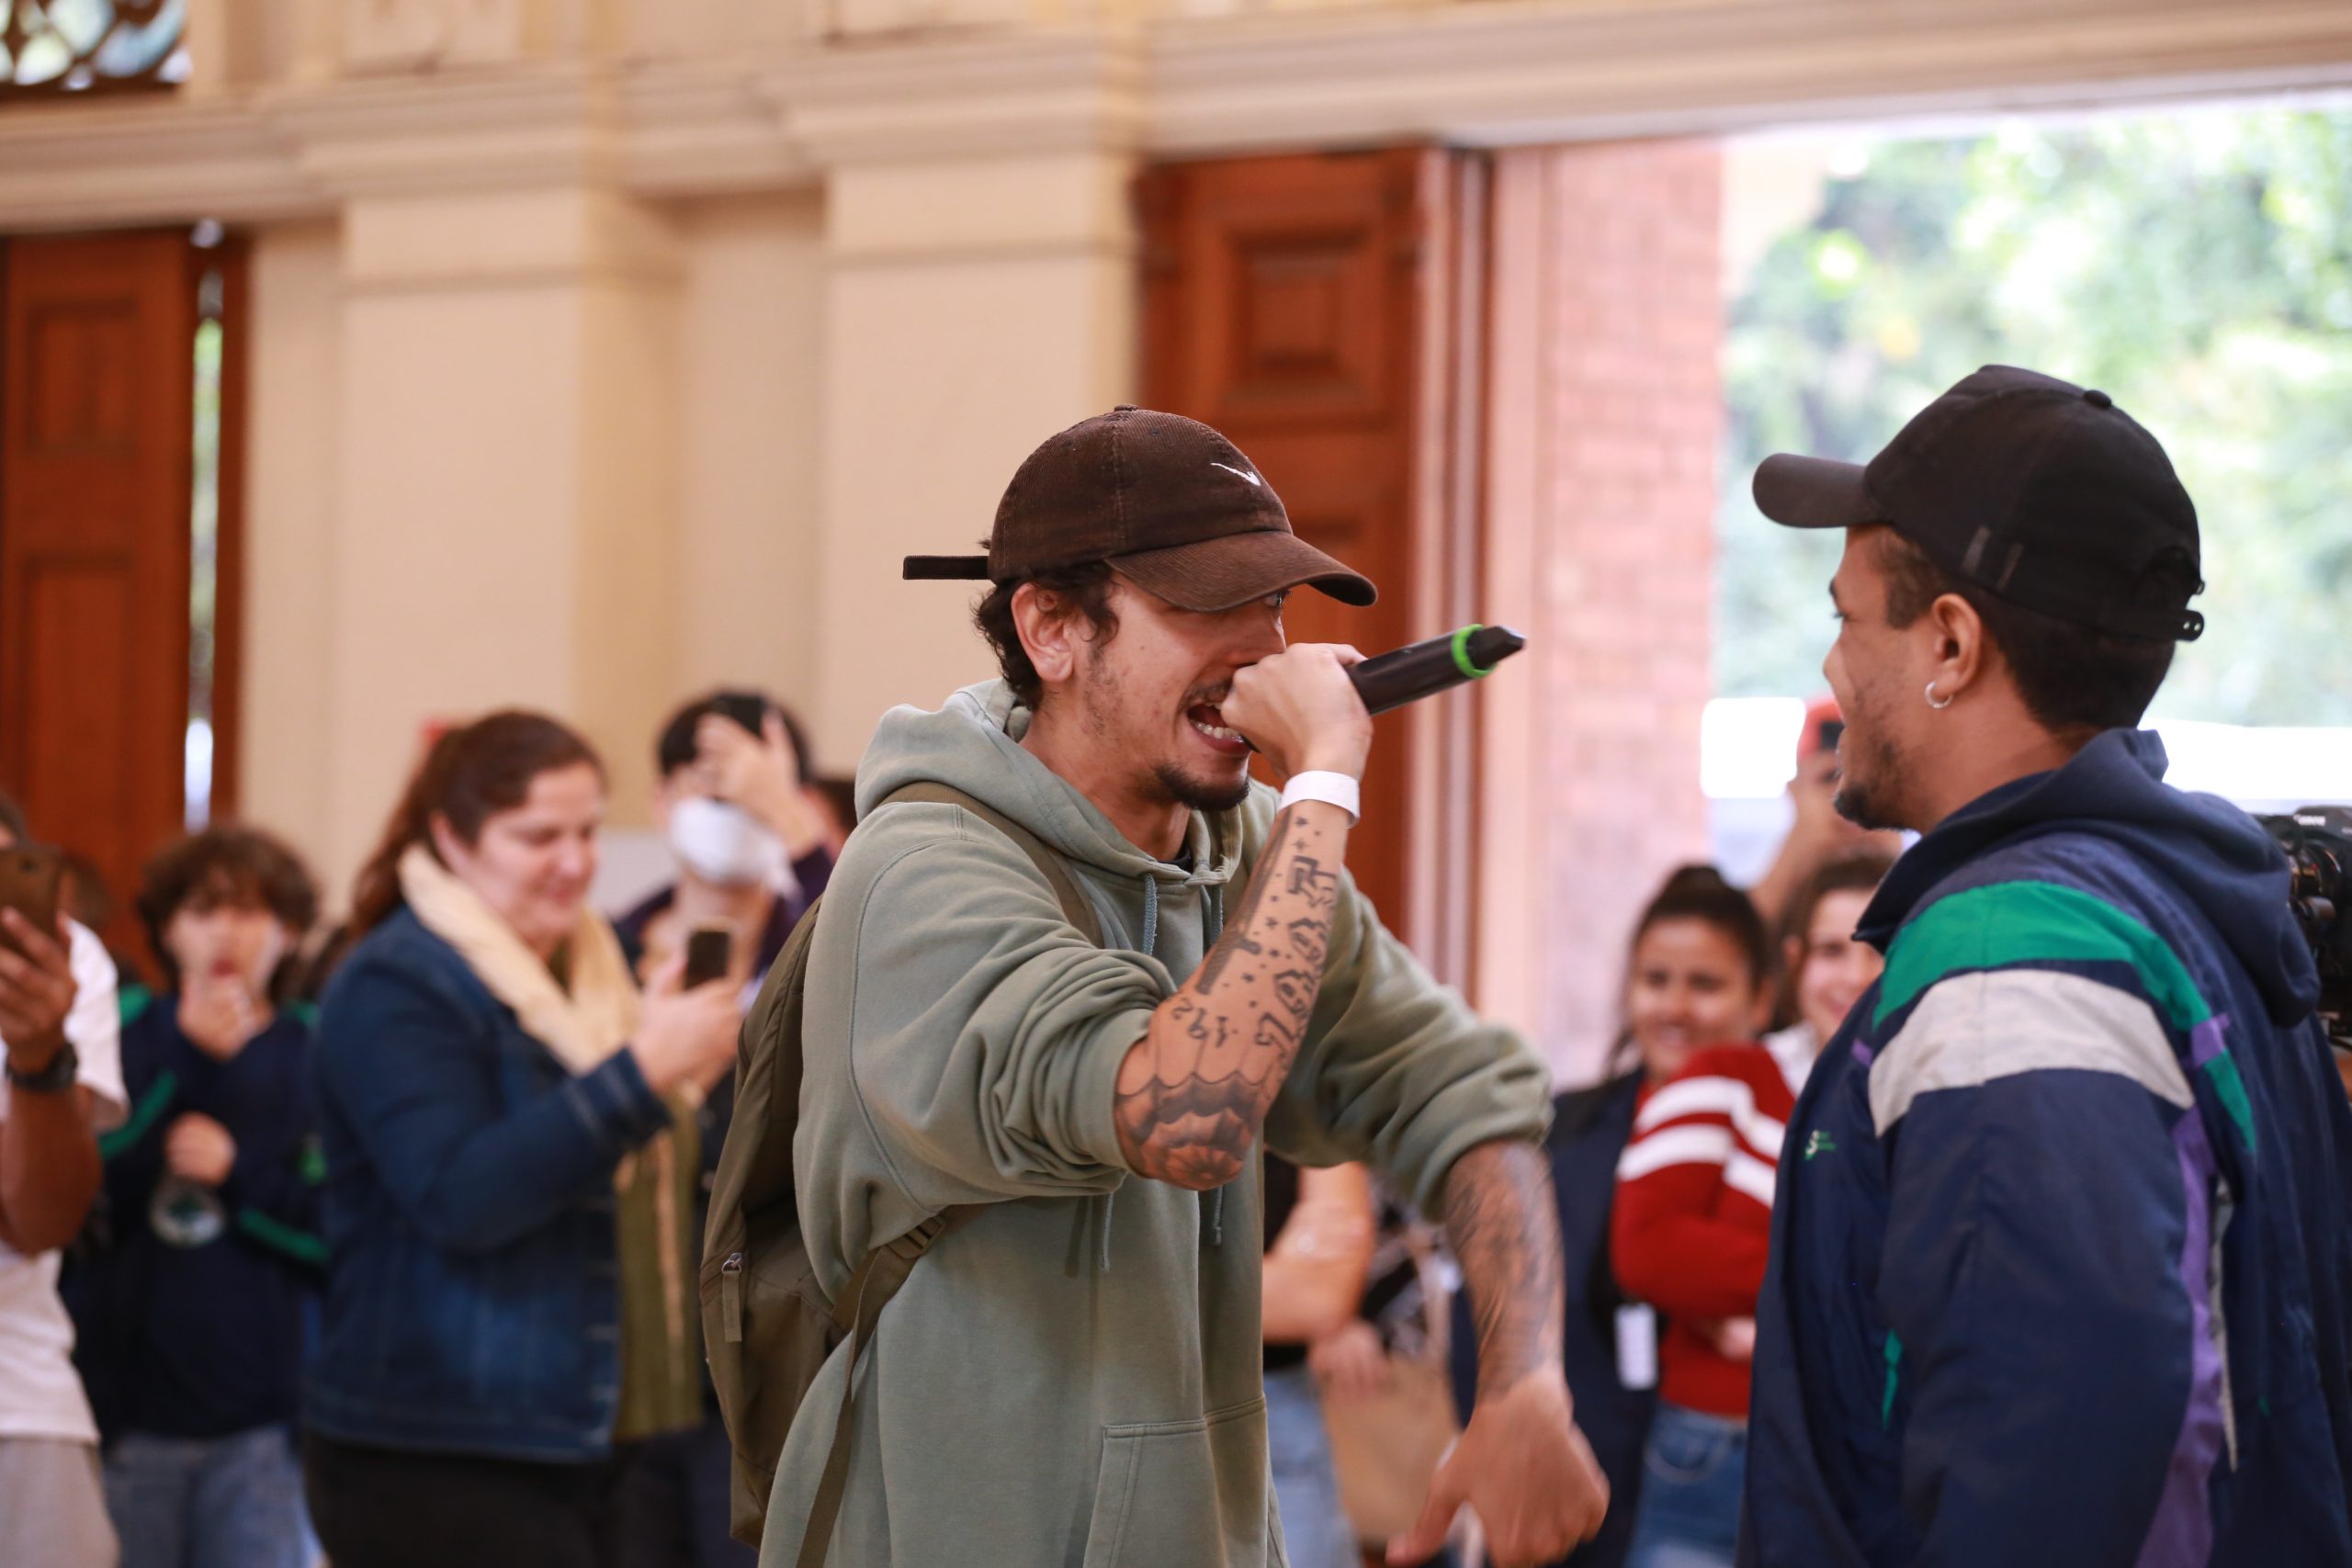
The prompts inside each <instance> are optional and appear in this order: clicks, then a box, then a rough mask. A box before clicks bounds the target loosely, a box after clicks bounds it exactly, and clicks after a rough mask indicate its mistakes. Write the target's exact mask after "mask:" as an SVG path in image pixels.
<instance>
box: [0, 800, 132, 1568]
mask: <svg viewBox="0 0 2352 1568" xmlns="http://www.w3.org/2000/svg"><path fill="white" fill-rule="evenodd" d="M27 839H28V835H27V833H26V829H25V819H24V817H23V814H22V813H20V812H19V811H18V810H17V807H16V804H15V803H14V802H13V801H10V800H9V799H8V798H7V797H6V796H5V795H0V1045H5V1046H6V1074H5V1081H4V1082H0V1562H8V1563H17V1562H25V1563H33V1562H38V1563H40V1564H43V1568H113V1564H114V1562H115V1561H116V1545H115V1535H114V1528H113V1526H111V1525H110V1524H108V1523H107V1506H106V1495H105V1492H104V1491H103V1489H102V1487H101V1484H100V1482H99V1479H98V1428H97V1423H96V1421H95V1420H93V1419H92V1417H91V1415H90V1403H89V1400H88V1399H87V1397H86V1396H85V1395H84V1393H83V1392H82V1383H81V1380H80V1379H78V1378H76V1377H75V1376H74V1363H73V1359H72V1357H73V1347H74V1327H73V1324H72V1322H71V1321H70V1320H69V1319H68V1318H67V1316H66V1314H65V1307H64V1304H63V1303H62V1302H61V1301H59V1299H58V1295H57V1273H58V1262H59V1260H58V1248H60V1247H63V1246H64V1245H65V1244H66V1243H67V1242H68V1241H71V1240H72V1239H73V1238H74V1233H75V1232H76V1231H77V1230H79V1229H80V1228H81V1225H82V1220H83V1217H84V1216H85V1214H87V1213H89V1208H90V1203H91V1201H92V1200H93V1199H95V1198H96V1196H97V1190H98V1179H99V1167H98V1143H97V1134H99V1133H101V1132H105V1131H107V1130H109V1129H111V1128H113V1127H116V1126H118V1125H119V1124H120V1123H121V1122H122V1119H123V1093H122V1057H121V1049H120V1035H119V1030H118V1026H117V1024H116V1021H115V976H114V964H113V961H112V960H110V959H108V958H107V954H106V949H105V948H104V947H103V946H101V945H100V944H99V942H98V939H97V938H96V936H95V935H93V934H92V933H91V932H89V931H85V930H84V929H83V928H82V927H80V926H77V925H74V924H73V923H72V922H71V921H69V920H66V919H63V918H62V916H61V915H60V914H59V913H58V885H59V871H60V867H61V862H60V861H59V860H58V858H57V856H56V854H55V852H52V851H35V850H32V849H31V847H30V846H29V845H28V842H27Z"/></svg>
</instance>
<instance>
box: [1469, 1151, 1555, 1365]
mask: <svg viewBox="0 0 2352 1568" xmlns="http://www.w3.org/2000/svg"><path fill="white" fill-rule="evenodd" d="M1445 1234H1446V1239H1447V1241H1448V1242H1449V1243H1451V1245H1452V1246H1453V1256H1454V1257H1455V1258H1457V1259H1458V1260H1459V1261H1460V1262H1461V1264H1462V1276H1463V1280H1464V1282H1465V1283H1467V1284H1468V1286H1469V1287H1470V1305H1471V1309H1472V1314H1473V1315H1474V1317H1475V1318H1476V1323H1477V1325H1478V1393H1479V1394H1480V1395H1481V1396H1482V1397H1483V1396H1484V1395H1486V1394H1487V1393H1498V1392H1500V1391H1501V1390H1503V1389H1506V1388H1509V1387H1510V1385H1511V1384H1512V1383H1515V1382H1518V1381H1519V1380H1520V1379H1521V1377H1523V1376H1525V1375H1526V1374H1527V1373H1528V1372H1530V1371H1534V1370H1536V1369H1538V1368H1540V1367H1544V1366H1547V1365H1555V1364H1557V1362H1558V1361H1559V1359H1560V1325H1561V1314H1562V1312H1563V1310H1564V1308H1563V1305H1562V1302H1561V1294H1560V1222H1559V1210H1558V1207H1557V1205H1556V1204H1555V1201H1554V1199H1553V1196H1552V1173H1551V1171H1550V1169H1549V1168H1547V1166H1546V1165H1545V1162H1544V1152H1543V1150H1541V1149H1540V1148H1538V1147H1536V1146H1535V1145H1532V1144H1519V1143H1491V1144H1481V1145H1478V1146H1477V1147H1476V1148H1474V1149H1472V1150H1471V1151H1470V1152H1469V1153H1468V1154H1465V1155H1464V1156H1462V1157H1461V1158H1460V1159H1458V1160H1456V1161H1454V1162H1453V1170H1452V1171H1451V1172H1449V1173H1448V1174H1447V1176H1446V1179H1445Z"/></svg>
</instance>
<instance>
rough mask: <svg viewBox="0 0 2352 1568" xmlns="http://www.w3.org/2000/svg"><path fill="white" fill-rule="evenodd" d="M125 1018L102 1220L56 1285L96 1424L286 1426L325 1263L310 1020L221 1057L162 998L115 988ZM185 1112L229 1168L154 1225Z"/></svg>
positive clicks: (106, 1144)
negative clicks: (70, 1318)
mask: <svg viewBox="0 0 2352 1568" xmlns="http://www.w3.org/2000/svg"><path fill="white" fill-rule="evenodd" d="M123 1011H124V1014H125V1018H124V1021H123V1026H122V1076H123V1084H124V1088H125V1089H126V1091H127V1093H128V1097H129V1100H130V1119H129V1120H128V1121H127V1122H125V1123H124V1124H123V1125H122V1126H121V1127H119V1128H118V1129H116V1130H115V1131H114V1132H112V1133H109V1134H106V1135H105V1136H104V1137H102V1138H101V1139H100V1140H99V1152H100V1154H101V1156H103V1158H104V1160H105V1168H106V1178H105V1186H104V1189H103V1195H102V1199H101V1203H100V1210H99V1216H98V1219H97V1222H96V1225H95V1226H94V1227H93V1229H92V1230H91V1231H90V1232H89V1233H86V1235H85V1246H84V1247H81V1248H80V1249H79V1251H80V1255H79V1256H78V1257H77V1258H76V1259H75V1260H74V1264H73V1266H72V1268H71V1269H69V1272H68V1280H67V1282H66V1284H65V1285H64V1287H63V1290H64V1294H65V1295H66V1298H67V1303H68V1305H69V1306H70V1307H71V1308H72V1309H73V1311H74V1327H75V1334H76V1339H77V1344H76V1346H75V1352H74V1359H75V1362H76V1364H77V1366H79V1368H80V1369H81V1371H82V1374H83V1381H84V1383H85V1386H86V1387H87V1388H88V1390H89V1392H90V1396H91V1404H92V1405H93V1406H94V1407H95V1409H96V1413H97V1417H98V1422H99V1426H100V1427H101V1429H102V1430H103V1431H104V1433H105V1434H106V1436H107V1438H108V1439H109V1440H111V1439H112V1438H117V1437H119V1436H121V1435H122V1434H123V1433H125V1432H133V1431H135V1432H145V1433H152V1434H155V1435H158V1436H164V1437H174V1438H219V1437H227V1436H231V1435H232V1434H235V1433H239V1432H244V1431H249V1430H252V1429H254V1428H255V1427H264V1426H268V1425H272V1424H276V1423H281V1422H286V1421H289V1420H291V1419H292V1418H293V1416H294V1415H295V1411H296V1404H297V1403H298V1395H299V1390H300V1379H301V1361H302V1354H303V1346H304V1342H305V1339H306V1337H307V1336H306V1333H305V1329H306V1325H307V1323H308V1321H309V1318H310V1314H311V1312H312V1310H313V1307H314V1303H315V1300H316V1294H317V1290H318V1287H319V1283H320V1281H321V1280H322V1272H321V1271H322V1269H323V1266H324V1263H325V1259H326V1248H325V1245H324V1243H323V1242H322V1241H321V1240H320V1238H319V1234H318V1190H319V1178H320V1165H319V1156H318V1145H317V1142H316V1139H315V1137H314V1135H313V1129H314V1122H313V1119H312V1117H311V1109H310V1105H311V1101H310V1096H309V1088H308V1078H309V1070H310V1067H309V1056H310V1040H311V1031H310V1025H309V1022H308V1019H307V1016H306V1015H305V1014H301V1013H298V1012H295V1011H291V1010H289V1011H285V1012H280V1013H279V1014H278V1015H277V1017H276V1018H275V1019H274V1020H273V1021H271V1023H270V1024H269V1026H268V1027H267V1028H266V1029H264V1030H263V1031H262V1032H260V1033H259V1034H256V1035H254V1038H253V1039H251V1040H249V1041H247V1042H246V1043H245V1045H244V1047H243V1049H242V1050H240V1051H239V1052H237V1054H236V1055H233V1056H231V1057H229V1058H228V1059H227V1060H225V1061H223V1060H216V1059H215V1058H214V1057H212V1056H210V1055H207V1054H206V1053H205V1052H203V1051H201V1050H199V1049H198V1047H197V1046H196V1044H195V1043H194V1042H192V1041H190V1040H189V1039H188V1038H187V1035H185V1034H183V1033H182V1032H180V1027H179V998H177V997H175V996H150V995H149V994H148V993H146V992H145V991H143V990H138V989H130V990H127V991H126V992H125V993H124V997H123ZM190 1113H198V1114H201V1115H205V1116H209V1117H211V1118H212V1119H213V1120H214V1121H216V1122H220V1124H221V1125H222V1126H223V1127H225V1128H227V1129H228V1132H229V1136H230V1137H231V1138H232V1139H233V1140H235V1143H236V1146H237V1152H236V1157H235V1162H234V1164H233V1165H232V1168H231V1169H230V1172H229V1176H228V1179H226V1180H225V1181H223V1182H222V1183H221V1185H220V1188H219V1189H218V1190H217V1191H216V1192H215V1194H214V1198H215V1201H214V1202H211V1203H202V1202H198V1203H192V1204H191V1203H187V1202H185V1201H184V1202H183V1204H182V1205H181V1213H180V1214H179V1215H178V1216H177V1218H176V1220H175V1216H174V1215H172V1214H171V1213H166V1214H165V1216H164V1229H163V1230H161V1231H159V1230H158V1228H157V1225H156V1224H155V1223H154V1213H155V1211H156V1208H157V1202H156V1199H157V1190H158V1188H159V1186H161V1185H163V1184H164V1181H165V1178H166V1174H167V1173H166V1169H165V1166H164V1138H165V1136H166V1134H168V1133H169V1132H170V1130H171V1128H172V1125H173V1123H174V1122H177V1121H178V1120H179V1118H180V1117H182V1116H185V1115H187V1114H190ZM167 1196H168V1195H167Z"/></svg>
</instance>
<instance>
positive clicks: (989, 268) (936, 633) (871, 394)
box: [816, 155, 1136, 761]
mask: <svg viewBox="0 0 2352 1568" xmlns="http://www.w3.org/2000/svg"><path fill="white" fill-rule="evenodd" d="M1131 169H1132V164H1131V163H1129V162H1128V161H1127V160H1125V159H1124V158H1119V157H1101V156H1094V155H1080V156H1052V157H1040V158H1020V159H1004V160H986V161H983V160H972V161H969V162H961V163H954V164H931V165H925V166H921V167H902V166H901V167H894V166H888V165H877V166H861V167H857V168H854V169H848V170H844V171H842V173H841V174H840V175H838V176H837V177H836V178H835V179H834V181H833V183H832V186H831V191H830V194H829V200H830V202H831V210H830V211H829V213H828V230H827V232H828V252H829V255H830V257H831V270H830V273H829V284H828V295H827V305H826V315H825V331H826V344H827V346H826V355H825V408H824V417H825V426H826V446H825V449H826V452H827V454H828V460H827V463H826V468H825V474H824V509H823V510H824V515H825V516H826V517H827V518H829V519H831V526H829V527H828V528H827V529H826V530H825V535H824V539H823V547H822V552H821V558H820V559H821V566H822V571H823V581H824V594H823V600H822V604H821V607H820V617H819V625H820V640H819V644H818V662H817V675H818V683H819V698H818V703H817V707H816V713H817V733H818V737H819V745H820V749H821V750H823V752H824V753H825V755H827V756H828V757H831V758H840V759H842V761H852V760H854V759H855V758H856V757H857V755H858V754H859V753H860V752H862V751H863V750H865V742H866V740H867V739H868V738H869V737H870V736H871V735H872V733H873V729H874V724H875V721H876V719H878V718H879V717H881V716H882V714H883V713H884V712H885V711H886V710H887V709H888V708H889V707H890V706H891V705H893V704H898V703H913V704H917V705H922V706H925V707H935V706H937V705H939V703H940V702H941V701H942V700H944V698H945V697H946V696H947V694H949V693H950V692H951V691H953V690H954V689H955V688H956V687H957V686H959V685H963V684H967V683H969V682H973V681H978V680H982V679H985V678H987V677H988V676H989V675H992V674H994V673H995V663H994V661H993V660H991V659H990V657H989V652H988V649H987V646H986V645H985V644H984V643H982V642H981V640H980V639H979V637H978V634H977V633H975V632H974V631H973V630H972V628H971V624H970V616H969V614H968V612H969V609H970V606H971V604H972V603H973V601H974V600H975V599H976V598H977V597H978V593H977V590H976V587H975V585H971V584H963V583H952V582H928V583H913V582H902V581H899V559H900V558H901V557H902V556H905V555H907V554H909V553H921V554H960V553H965V552H967V551H970V550H972V549H974V548H975V547H976V546H977V544H978V541H979V540H980V539H982V538H983V537H985V536H987V534H988V533H989V528H990V526H991V525H993V523H994V520H995V513H996V504H997V501H998V498H999V497H1000V496H1001V494H1002V493H1003V491H1004V486H1005V483H1006V481H1007V480H1009V479H1012V471H1013V469H1014V468H1018V467H1019V466H1020V463H1021V459H1022V458H1023V457H1026V456H1028V454H1029V452H1030V451H1031V449H1032V448H1034V447H1035V446H1036V445H1037V443H1038V442H1040V441H1042V440H1043V439H1045V438H1046V436H1047V435H1050V434H1053V433H1054V432H1055V431H1057V430H1060V429H1062V428H1063V427H1065V426H1067V425H1069V424H1073V423H1077V422H1078V421H1079V420H1081V419H1083V418H1085V417H1087V416H1088V415H1089V414H1093V413H1100V412H1103V410H1105V409H1107V408H1109V407H1111V406H1112V405H1113V404H1114V403H1116V402H1119V401H1121V400H1125V399H1127V398H1128V397H1130V396H1131V395H1132V387H1133V382H1134V377H1135V364H1134V354H1135V349H1134V344H1135V342H1136V327H1135V322H1136V284H1135V270H1134V269H1135V256H1134V242H1133V237H1132V232H1131V225H1132V221H1133V220H1132V215H1131V213H1130V211H1129V209H1128V205H1127V199H1126V184H1125V181H1126V177H1127V175H1128V174H1129V172H1130V171H1131Z"/></svg>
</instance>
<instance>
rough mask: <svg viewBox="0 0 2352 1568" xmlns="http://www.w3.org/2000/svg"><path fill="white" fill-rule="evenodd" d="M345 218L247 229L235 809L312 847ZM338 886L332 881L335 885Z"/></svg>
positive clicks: (329, 651)
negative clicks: (247, 361) (238, 791)
mask: <svg viewBox="0 0 2352 1568" xmlns="http://www.w3.org/2000/svg"><path fill="white" fill-rule="evenodd" d="M341 269H342V231H341V225H340V224H337V223H333V222H322V223H300V224H285V225H281V226H277V227H273V228H268V229H264V230H262V231H259V232H258V233H256V234H254V237H253V271H252V280H251V288H250V297H251V299H252V311H253V315H252V320H251V321H250V322H249V324H248V335H247V339H246V343H247V348H248V352H249V353H250V354H251V355H252V365H253V374H252V375H251V376H250V377H249V378H248V379H247V383H246V384H247V386H248V388H249V389H250V390H249V393H248V399H249V400H248V402H247V405H246V425H245V429H246V435H247V448H246V470H245V472H246V482H245V518H244V526H245V610H244V616H245V646H244V656H245V657H244V693H243V698H244V709H243V733H242V735H241V736H240V738H239V742H238V753H239V756H238V760H239V764H240V771H241V773H242V777H243V786H242V787H243V802H242V809H241V815H242V816H243V817H244V818H246V819H247V820H249V821H252V822H256V823H260V824H263V825H265V826H266V827H269V828H272V829H276V830H277V831H278V832H280V833H282V834H284V835H285V836H286V837H287V838H288V839H289V840H292V841H293V842H294V843H296V844H297V845H299V846H300V847H301V848H302V849H304V850H305V851H307V852H311V854H313V855H316V854H317V853H319V852H321V851H322V849H324V847H325V846H326V844H327V843H328V840H329V830H328V824H329V821H330V817H331V813H330V811H329V803H328V800H327V795H326V790H325V780H326V772H327V759H328V758H329V756H331V755H332V754H333V751H334V745H335V738H336V734H337V728H338V715H337V713H336V710H335V704H334V607H335V600H334V562H335V535H336V500H337V497H336V474H335V451H336V446H337V440H338V436H339V434H340V430H339V426H340V423H341V395H340V389H341V375H340V369H339V367H340V364H341V360H342V353H341V349H342V334H341V331H340V315H341V310H342V283H341ZM336 893H337V895H338V896H339V895H340V889H339V888H338V889H336Z"/></svg>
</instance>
